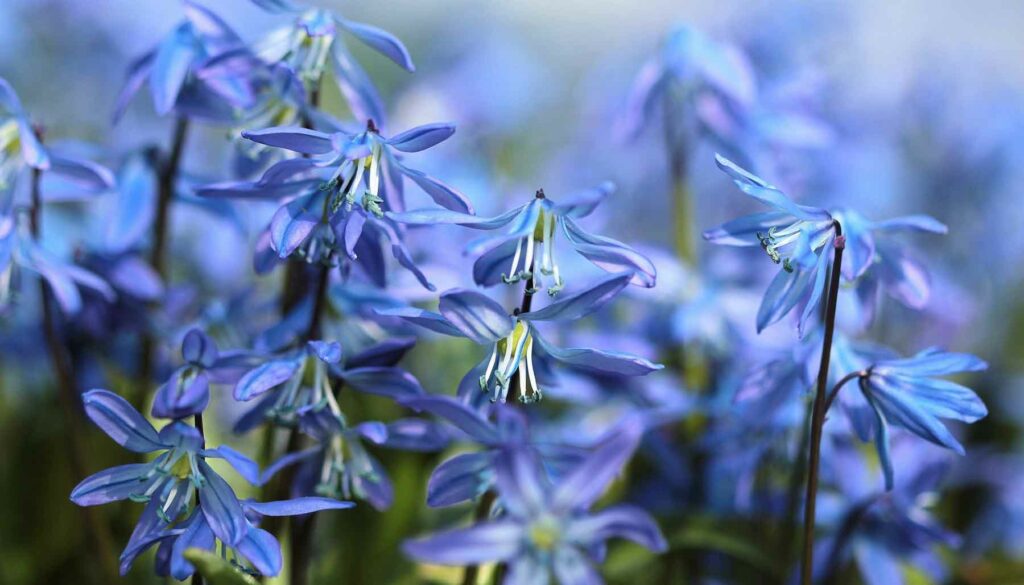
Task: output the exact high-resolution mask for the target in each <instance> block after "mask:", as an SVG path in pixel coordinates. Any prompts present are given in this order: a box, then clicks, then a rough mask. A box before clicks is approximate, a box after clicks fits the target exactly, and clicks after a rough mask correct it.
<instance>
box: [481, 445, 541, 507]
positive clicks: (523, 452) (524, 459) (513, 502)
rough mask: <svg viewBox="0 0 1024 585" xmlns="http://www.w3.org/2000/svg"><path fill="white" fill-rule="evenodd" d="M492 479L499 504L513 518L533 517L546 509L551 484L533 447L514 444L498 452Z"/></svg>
mask: <svg viewBox="0 0 1024 585" xmlns="http://www.w3.org/2000/svg"><path fill="white" fill-rule="evenodd" d="M494 471H495V480H496V483H497V486H498V495H499V496H500V497H501V505H502V506H503V507H504V508H505V510H506V511H507V512H508V513H509V514H510V515H511V516H513V517H515V518H532V517H535V515H536V514H538V513H540V512H541V511H543V510H547V509H548V501H549V499H550V494H551V488H550V482H549V481H548V477H547V474H546V473H545V471H544V466H543V464H542V462H541V460H540V457H539V456H538V455H537V453H536V452H535V451H534V450H533V449H527V448H524V447H522V446H514V447H511V448H508V449H505V450H503V451H501V452H499V453H498V455H497V457H495V461H494Z"/></svg>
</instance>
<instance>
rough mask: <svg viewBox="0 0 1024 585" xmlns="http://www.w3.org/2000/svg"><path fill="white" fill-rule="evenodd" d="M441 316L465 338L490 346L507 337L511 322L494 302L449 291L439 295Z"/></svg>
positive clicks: (457, 290) (468, 294)
mask: <svg viewBox="0 0 1024 585" xmlns="http://www.w3.org/2000/svg"><path fill="white" fill-rule="evenodd" d="M438 309H440V311H441V315H443V316H444V318H445V319H446V320H447V321H448V323H451V325H452V326H453V327H455V328H456V329H458V330H459V331H460V332H461V333H462V334H463V335H464V336H465V337H466V338H468V339H470V340H472V341H474V342H476V343H478V344H480V345H490V344H492V343H495V342H496V341H498V340H499V339H502V338H504V337H507V336H508V334H509V333H511V332H512V328H513V327H515V319H513V318H512V317H511V316H509V314H508V311H506V310H505V309H504V307H502V306H501V305H499V304H498V303H497V302H495V301H494V300H492V299H490V298H488V297H487V296H485V295H482V294H480V293H478V292H475V291H471V290H466V289H461V288H458V289H452V290H449V291H447V292H445V293H444V294H442V295H441V301H440V303H439V304H438Z"/></svg>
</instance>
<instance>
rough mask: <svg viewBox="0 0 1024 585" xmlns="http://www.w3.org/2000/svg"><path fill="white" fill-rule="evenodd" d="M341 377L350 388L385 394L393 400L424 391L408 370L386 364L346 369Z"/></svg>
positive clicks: (417, 394) (379, 394)
mask: <svg viewBox="0 0 1024 585" xmlns="http://www.w3.org/2000/svg"><path fill="white" fill-rule="evenodd" d="M341 377H342V379H343V380H344V381H345V383H346V384H348V385H349V386H351V387H352V388H354V389H356V390H358V391H360V392H365V393H367V394H376V395H378V396H387V397H389V398H392V399H394V400H399V399H403V398H409V397H412V396H419V395H421V394H423V393H424V390H423V387H422V386H420V382H419V380H417V379H416V377H415V376H413V375H412V374H410V373H409V372H407V371H405V370H403V369H401V368H395V367H388V366H366V367H362V368H351V369H346V370H344V371H343V372H342V374H341Z"/></svg>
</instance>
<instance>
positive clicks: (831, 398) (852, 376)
mask: <svg viewBox="0 0 1024 585" xmlns="http://www.w3.org/2000/svg"><path fill="white" fill-rule="evenodd" d="M870 375H871V370H870V368H869V369H867V370H857V371H856V372H850V373H849V374H846V375H845V376H843V377H842V379H840V380H839V381H838V382H836V385H835V386H833V387H832V391H831V392H829V394H828V400H826V401H825V413H826V414H827V413H828V411H829V410H831V409H832V403H833V402H835V400H836V397H837V396H839V391H840V390H842V389H843V386H845V385H846V384H847V382H850V381H851V380H856V379H860V378H867V377H868V376H870Z"/></svg>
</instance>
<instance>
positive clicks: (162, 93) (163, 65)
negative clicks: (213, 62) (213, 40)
mask: <svg viewBox="0 0 1024 585" xmlns="http://www.w3.org/2000/svg"><path fill="white" fill-rule="evenodd" d="M196 57H197V48H196V39H195V36H194V34H193V33H192V27H191V26H190V25H189V24H188V23H182V24H180V25H179V26H178V27H177V28H176V29H174V32H173V33H171V34H170V35H168V37H167V38H166V39H164V41H163V42H162V43H160V46H159V47H158V48H157V51H156V57H155V58H154V60H153V70H152V72H151V73H150V76H149V87H150V90H151V91H152V94H153V106H154V108H155V109H156V113H157V114H160V115H161V116H163V115H165V114H167V113H168V112H170V111H171V109H172V108H174V103H175V102H176V101H177V100H178V94H179V93H181V88H182V86H183V85H184V84H185V78H186V77H187V76H188V71H189V68H190V67H191V65H192V61H193V60H195V59H196Z"/></svg>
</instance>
